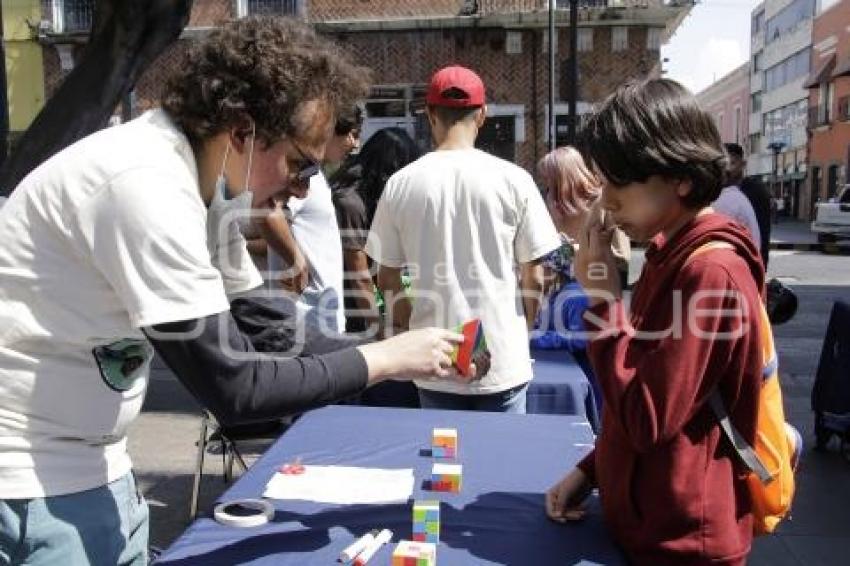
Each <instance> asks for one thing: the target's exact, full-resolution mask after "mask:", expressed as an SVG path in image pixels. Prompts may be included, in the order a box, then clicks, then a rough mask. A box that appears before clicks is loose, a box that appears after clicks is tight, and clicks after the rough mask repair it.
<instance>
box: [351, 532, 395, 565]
mask: <svg viewBox="0 0 850 566" xmlns="http://www.w3.org/2000/svg"><path fill="white" fill-rule="evenodd" d="M392 538H393V532H392V531H391V530H389V529H384V530H383V531H381V532H380V533H379V534H378V536H376V537H375V540H373V541H372V543H371V544H370V545H369V546H367V547H366V549H365V550H364V551H363V552H361V553H360V554H358V555H357V558H355V559H354V566H363V565H364V564H366V563H367V562H369V560H371V559H372V557H373V556H374V555H375V553H376V552H378V551H379V550H380V549H381V547H382V546H384V545H385V544H386V543H388V542H390V540H391V539H392Z"/></svg>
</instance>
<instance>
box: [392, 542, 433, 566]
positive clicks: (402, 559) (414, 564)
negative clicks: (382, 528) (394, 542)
mask: <svg viewBox="0 0 850 566" xmlns="http://www.w3.org/2000/svg"><path fill="white" fill-rule="evenodd" d="M392 566H437V545H435V544H433V543H430V542H416V541H410V540H403V541H401V542H399V543H398V546H396V547H395V550H394V551H393V561H392Z"/></svg>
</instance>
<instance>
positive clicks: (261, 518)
mask: <svg viewBox="0 0 850 566" xmlns="http://www.w3.org/2000/svg"><path fill="white" fill-rule="evenodd" d="M213 518H215V520H216V522H217V523H219V524H222V525H226V526H228V527H259V526H260V525H265V524H266V523H268V522H269V521H271V520H272V519H273V518H274V507H273V506H272V504H271V503H269V502H268V501H266V500H264V499H237V500H236V501H225V502H224V503H219V504H218V505H216V507H215V510H214V511H213Z"/></svg>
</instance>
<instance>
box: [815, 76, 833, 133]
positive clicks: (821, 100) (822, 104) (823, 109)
mask: <svg viewBox="0 0 850 566" xmlns="http://www.w3.org/2000/svg"><path fill="white" fill-rule="evenodd" d="M818 91H819V92H818V115H817V125H818V126H821V125H826V124H829V123H830V122H832V107H833V104H834V103H835V83H821V85H820V88H819V89H818Z"/></svg>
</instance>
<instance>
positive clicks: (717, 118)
mask: <svg viewBox="0 0 850 566" xmlns="http://www.w3.org/2000/svg"><path fill="white" fill-rule="evenodd" d="M714 121H715V122H717V130H718V131H719V132H720V137H723V112H718V113H717V116H715V117H714Z"/></svg>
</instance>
